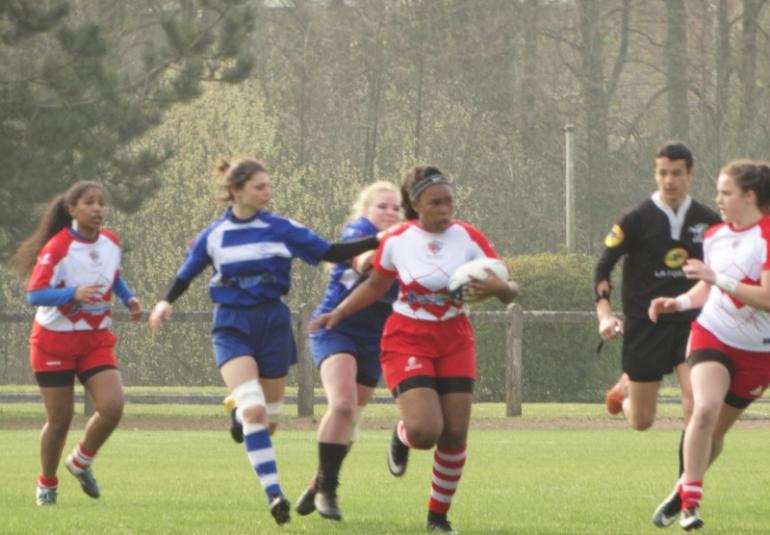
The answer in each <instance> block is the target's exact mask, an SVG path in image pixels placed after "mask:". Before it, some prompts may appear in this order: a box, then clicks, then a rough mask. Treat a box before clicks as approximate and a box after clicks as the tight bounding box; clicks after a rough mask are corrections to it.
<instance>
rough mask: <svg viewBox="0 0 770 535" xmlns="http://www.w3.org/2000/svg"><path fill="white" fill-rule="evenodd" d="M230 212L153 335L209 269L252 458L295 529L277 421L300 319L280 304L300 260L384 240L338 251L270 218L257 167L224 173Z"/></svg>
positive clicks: (189, 267) (223, 368) (222, 361)
mask: <svg viewBox="0 0 770 535" xmlns="http://www.w3.org/2000/svg"><path fill="white" fill-rule="evenodd" d="M217 172H218V181H219V182H218V183H219V186H220V188H221V190H222V195H221V196H220V200H222V201H225V202H227V203H229V205H230V206H229V207H228V208H227V210H226V211H225V213H224V214H223V215H222V216H221V217H220V218H219V219H217V220H216V221H215V222H214V223H212V224H211V225H209V226H208V227H207V228H205V229H204V230H203V231H201V232H200V234H198V236H197V238H196V239H195V240H194V242H193V244H192V246H191V247H190V249H189V251H188V253H187V258H186V260H185V262H184V264H182V267H181V268H179V271H178V272H177V276H176V279H175V280H174V282H173V283H172V285H171V286H170V288H169V290H168V292H167V293H166V296H165V297H164V298H163V299H162V300H161V301H159V302H158V303H157V304H156V305H155V307H154V309H153V311H152V314H151V315H150V327H151V328H152V329H153V331H156V330H158V329H159V328H160V326H161V324H162V323H163V322H164V321H168V320H170V319H171V313H172V305H171V303H173V302H174V301H175V300H176V299H177V298H178V297H179V296H180V295H182V293H184V291H185V290H186V289H187V288H188V286H189V285H190V282H192V280H193V279H194V278H195V277H197V276H198V275H199V274H200V273H201V272H202V271H203V270H204V269H206V267H208V266H211V267H212V268H213V274H212V276H211V279H210V281H209V291H210V295H211V300H212V301H213V302H214V303H215V304H216V308H215V312H214V325H213V328H212V339H213V346H214V356H215V361H216V365H217V367H218V368H219V371H220V373H221V375H222V379H223V380H224V382H225V384H226V385H227V387H228V389H229V390H230V392H231V394H232V396H233V398H234V399H235V402H236V404H237V406H238V412H239V414H240V417H241V419H242V421H243V433H244V443H245V447H246V452H247V455H248V458H249V462H250V463H251V465H252V467H253V469H254V471H255V472H256V474H257V477H258V478H259V481H260V483H261V484H262V487H263V489H264V491H265V494H266V495H267V499H268V503H269V508H270V513H271V514H272V516H273V518H274V519H275V521H276V522H277V523H278V524H283V523H285V522H288V521H289V519H290V514H289V509H290V505H289V501H288V500H287V499H286V498H285V497H284V494H283V491H282V490H281V486H280V482H279V478H278V469H277V467H276V458H275V452H274V450H273V446H272V442H271V440H270V434H269V431H268V419H269V418H277V416H278V415H279V414H280V412H281V407H282V403H283V395H284V387H285V384H286V374H287V373H288V370H289V366H291V365H292V364H294V363H295V362H296V361H297V355H296V347H295V344H294V337H293V335H292V330H291V314H290V312H289V309H288V307H287V306H286V305H285V304H284V303H283V301H282V300H281V298H282V296H284V295H286V294H287V293H288V291H289V286H290V270H291V261H292V259H293V258H300V259H302V260H304V261H305V262H307V263H308V264H311V265H315V264H318V263H319V262H320V261H322V260H324V261H328V262H338V261H342V260H344V259H346V258H350V257H353V256H355V255H357V254H360V253H362V252H365V251H367V250H371V249H374V248H376V246H377V243H378V240H377V237H375V236H371V237H369V238H364V239H361V240H355V241H348V242H344V243H335V244H330V243H328V242H327V241H325V240H323V239H321V238H320V237H318V236H317V235H316V234H314V233H313V232H312V231H310V230H309V229H307V228H305V227H304V226H302V225H300V224H299V223H296V222H295V221H292V220H290V219H287V218H284V217H281V216H278V215H275V214H272V213H270V212H268V211H267V210H266V207H267V205H268V203H269V202H270V199H271V197H272V187H271V185H270V175H269V174H268V172H267V169H266V168H265V166H264V165H263V164H262V163H260V162H258V161H256V160H240V161H237V162H235V163H234V164H233V165H232V166H231V165H230V164H229V163H228V162H226V161H221V162H220V163H219V165H218V167H217Z"/></svg>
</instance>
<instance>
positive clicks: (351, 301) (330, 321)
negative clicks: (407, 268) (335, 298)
mask: <svg viewBox="0 0 770 535" xmlns="http://www.w3.org/2000/svg"><path fill="white" fill-rule="evenodd" d="M392 284H393V279H391V278H388V277H385V276H383V275H381V274H380V273H378V272H377V271H376V270H372V272H371V274H370V275H369V278H368V279H366V280H365V281H364V282H362V283H361V284H360V285H359V286H358V287H357V288H356V289H355V290H353V291H352V292H350V295H348V296H347V297H346V298H345V299H344V300H343V301H342V302H341V303H340V304H339V305H337V308H335V309H334V310H332V311H331V312H327V313H325V314H320V315H319V316H318V317H316V319H314V320H313V321H312V322H311V323H310V325H309V326H308V330H309V331H310V332H313V331H317V330H318V329H321V328H322V327H323V328H326V329H332V328H333V327H335V326H336V325H337V324H339V322H340V321H342V320H343V319H345V318H347V317H348V316H350V315H352V314H355V313H356V312H358V311H359V310H361V309H363V308H366V307H368V306H369V305H371V304H372V303H374V302H375V301H377V300H378V299H380V298H381V297H382V296H383V295H385V294H386V293H387V292H388V290H389V289H390V287H391V285H392Z"/></svg>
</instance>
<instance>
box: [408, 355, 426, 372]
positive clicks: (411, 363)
mask: <svg viewBox="0 0 770 535" xmlns="http://www.w3.org/2000/svg"><path fill="white" fill-rule="evenodd" d="M420 368H422V362H417V358H416V357H409V358H408V359H406V366H404V371H405V372H411V371H412V370H419V369H420Z"/></svg>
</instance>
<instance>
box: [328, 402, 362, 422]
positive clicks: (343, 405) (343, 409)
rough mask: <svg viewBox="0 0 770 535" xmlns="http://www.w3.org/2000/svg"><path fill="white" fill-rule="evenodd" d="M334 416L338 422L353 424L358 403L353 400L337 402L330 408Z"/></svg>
mask: <svg viewBox="0 0 770 535" xmlns="http://www.w3.org/2000/svg"><path fill="white" fill-rule="evenodd" d="M329 410H330V411H331V413H332V416H333V417H334V418H335V419H338V420H345V421H348V422H352V421H353V418H355V416H356V410H357V409H356V403H355V402H354V401H352V400H340V401H335V402H334V403H332V404H331V405H330V406H329Z"/></svg>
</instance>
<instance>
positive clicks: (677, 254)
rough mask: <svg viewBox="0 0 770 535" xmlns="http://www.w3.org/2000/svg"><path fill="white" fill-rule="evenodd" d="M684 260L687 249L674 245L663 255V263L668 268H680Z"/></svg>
mask: <svg viewBox="0 0 770 535" xmlns="http://www.w3.org/2000/svg"><path fill="white" fill-rule="evenodd" d="M685 262H687V250H686V249H682V248H681V247H674V248H673V249H671V250H670V251H669V252H667V253H666V256H664V257H663V263H664V264H666V267H670V268H680V267H682V266H683V265H684V263H685Z"/></svg>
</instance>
